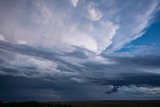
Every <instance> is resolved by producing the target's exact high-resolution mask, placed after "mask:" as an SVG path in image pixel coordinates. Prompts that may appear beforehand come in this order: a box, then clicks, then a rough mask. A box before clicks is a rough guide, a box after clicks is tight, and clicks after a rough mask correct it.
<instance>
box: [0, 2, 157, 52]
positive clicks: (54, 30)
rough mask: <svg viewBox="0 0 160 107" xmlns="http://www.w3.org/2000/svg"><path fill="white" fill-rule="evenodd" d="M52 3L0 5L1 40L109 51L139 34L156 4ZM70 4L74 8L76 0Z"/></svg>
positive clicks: (72, 48)
mask: <svg viewBox="0 0 160 107" xmlns="http://www.w3.org/2000/svg"><path fill="white" fill-rule="evenodd" d="M50 2H51V3H50ZM54 2H55V1H52V0H51V1H48V2H46V1H43V0H39V1H32V2H31V4H32V5H30V6H28V5H26V4H27V0H26V1H25V0H24V1H23V2H22V3H19V4H17V5H18V6H13V7H14V8H13V9H11V10H8V9H1V8H5V6H3V7H0V12H1V13H2V14H4V15H3V16H0V23H1V27H0V30H1V31H3V34H4V35H5V36H3V37H2V36H1V39H2V40H4V38H7V41H8V42H12V43H18V44H19V43H20V44H25V43H27V45H31V46H34V47H43V48H50V49H56V50H61V51H66V52H71V51H74V49H75V48H74V47H73V46H77V47H80V48H84V49H87V50H90V51H92V52H95V53H101V52H102V51H103V50H105V49H108V50H110V51H112V52H113V51H115V50H118V49H120V48H121V47H123V46H124V45H125V44H126V43H128V42H130V41H133V40H135V39H137V38H138V37H140V36H141V35H142V34H143V30H144V29H145V28H146V27H147V26H149V24H150V19H151V18H152V17H153V13H154V12H155V10H156V7H157V5H158V2H157V1H156V0H153V1H149V2H145V1H142V2H140V3H139V5H132V4H133V3H135V4H136V2H134V1H131V3H128V2H129V1H126V2H124V3H122V4H121V3H117V2H115V1H112V3H111V4H110V3H109V1H105V2H104V3H101V2H95V3H91V2H87V1H82V4H83V5H82V4H79V7H78V8H77V9H74V10H71V8H68V6H67V5H63V6H59V5H62V4H59V3H54ZM132 2H133V3H132ZM64 3H65V2H64ZM71 3H73V4H72V5H73V6H74V7H76V6H77V3H78V0H75V1H72V2H71ZM144 3H145V5H144ZM85 6H87V7H86V8H85ZM6 7H7V6H6ZM129 7H132V8H131V9H128V8H129ZM4 10H5V11H4ZM139 10H142V11H139ZM85 13H87V16H86V14H85ZM84 15H85V18H84ZM126 15H127V16H126ZM102 16H103V18H102ZM86 17H87V18H88V19H89V20H86ZM117 18H118V21H117ZM90 20H91V21H90ZM85 25H88V26H87V27H86V26H85ZM22 40H23V41H22ZM24 41H25V42H24Z"/></svg>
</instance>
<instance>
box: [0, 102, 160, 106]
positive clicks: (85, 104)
mask: <svg viewBox="0 0 160 107" xmlns="http://www.w3.org/2000/svg"><path fill="white" fill-rule="evenodd" d="M0 107H160V101H90V102H87V101H86V102H48V103H42V102H34V101H33V102H11V103H2V104H1V106H0Z"/></svg>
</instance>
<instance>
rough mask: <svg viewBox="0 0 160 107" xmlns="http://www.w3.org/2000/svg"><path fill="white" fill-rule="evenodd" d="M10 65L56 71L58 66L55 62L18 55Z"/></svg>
mask: <svg viewBox="0 0 160 107" xmlns="http://www.w3.org/2000/svg"><path fill="white" fill-rule="evenodd" d="M9 64H10V65H12V66H16V67H36V69H39V70H55V69H56V68H57V66H58V65H57V64H56V63H55V62H52V61H49V60H46V59H42V58H39V57H33V56H28V55H22V54H16V55H15V56H14V57H13V59H12V60H10V61H9Z"/></svg>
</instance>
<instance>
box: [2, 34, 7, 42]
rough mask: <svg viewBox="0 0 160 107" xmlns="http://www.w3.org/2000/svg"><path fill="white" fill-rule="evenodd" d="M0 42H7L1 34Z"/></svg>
mask: <svg viewBox="0 0 160 107" xmlns="http://www.w3.org/2000/svg"><path fill="white" fill-rule="evenodd" d="M0 41H5V42H7V40H6V39H5V37H4V36H3V35H2V34H0Z"/></svg>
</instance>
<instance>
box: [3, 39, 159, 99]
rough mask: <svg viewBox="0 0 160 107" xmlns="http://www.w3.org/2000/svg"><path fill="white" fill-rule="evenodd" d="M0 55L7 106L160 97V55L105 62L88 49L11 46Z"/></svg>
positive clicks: (109, 57)
mask: <svg viewBox="0 0 160 107" xmlns="http://www.w3.org/2000/svg"><path fill="white" fill-rule="evenodd" d="M0 52H1V53H0V74H1V77H0V79H1V82H0V87H1V91H0V95H1V99H3V100H11V99H18V100H19V99H28V100H30V99H35V100H97V99H99V100H100V99H118V98H121V96H122V94H127V93H133V91H134V92H137V91H138V92H140V93H141V94H143V95H146V93H149V95H148V96H150V93H151V95H152V97H153V98H154V93H156V94H157V93H158V92H159V91H157V90H159V87H160V71H159V70H160V63H159V62H160V57H159V56H158V55H149V56H136V55H135V56H130V57H129V56H127V57H122V56H117V55H115V56H110V55H108V56H104V55H94V54H93V53H91V52H89V51H87V50H83V49H77V50H75V51H73V52H71V53H70V52H67V53H66V52H60V51H56V50H52V51H51V50H46V49H42V48H34V47H30V46H26V45H15V44H11V43H6V42H0ZM132 85H134V87H131V86H132ZM110 86H112V87H110ZM135 87H136V88H135ZM138 87H140V88H138ZM132 88H135V90H132ZM126 89H127V90H130V91H131V92H130V91H129V92H126ZM144 89H145V91H142V90H144ZM136 90H137V91H136ZM35 92H36V93H35ZM122 92H124V93H122ZM15 93H18V94H15ZM24 93H26V94H24ZM34 93H35V94H34ZM93 93H95V94H93ZM112 93H115V94H116V95H117V96H115V95H114V94H112ZM92 94H93V95H92ZM143 95H142V96H143ZM36 96H37V97H36ZM47 96H49V97H48V98H47ZM134 97H135V96H134ZM40 98H41V99H40ZM125 98H127V97H124V99H125ZM129 98H133V97H132V96H131V95H130V94H129ZM148 98H151V96H150V97H148ZM141 99H143V97H142V98H141Z"/></svg>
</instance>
